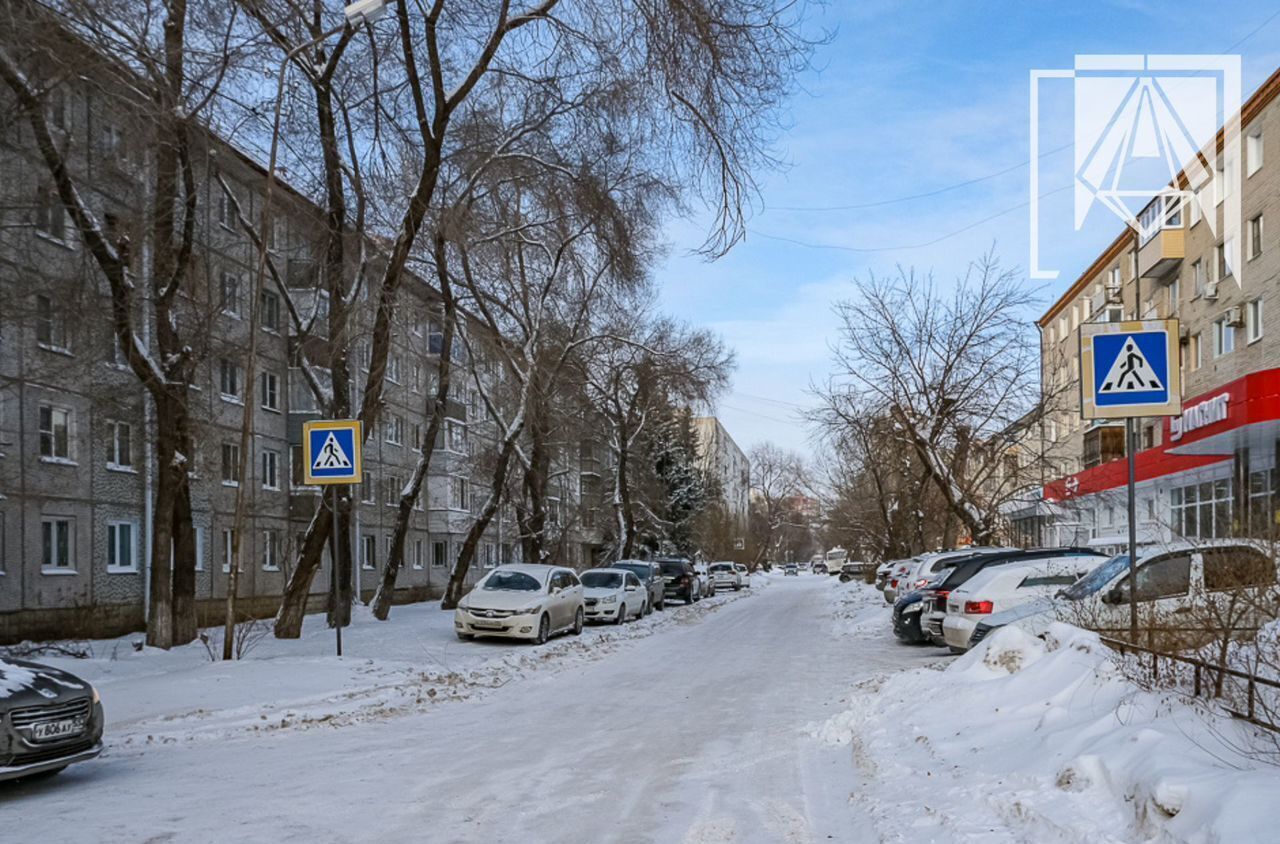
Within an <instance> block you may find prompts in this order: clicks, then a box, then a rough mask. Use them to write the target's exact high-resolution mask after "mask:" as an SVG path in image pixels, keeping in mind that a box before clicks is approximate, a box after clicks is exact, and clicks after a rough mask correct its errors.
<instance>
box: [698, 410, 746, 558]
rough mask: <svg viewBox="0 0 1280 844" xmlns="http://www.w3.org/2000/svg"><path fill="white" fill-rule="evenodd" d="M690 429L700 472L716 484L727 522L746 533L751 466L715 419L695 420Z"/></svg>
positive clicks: (705, 417)
mask: <svg viewBox="0 0 1280 844" xmlns="http://www.w3.org/2000/svg"><path fill="white" fill-rule="evenodd" d="M693 428H694V432H695V433H696V434H697V437H698V459H699V460H700V461H701V465H702V471H703V472H705V473H706V474H707V475H708V477H712V478H715V479H716V480H717V481H718V482H719V484H720V492H721V495H722V496H723V497H724V504H725V507H726V509H727V511H728V514H729V518H730V520H731V521H732V522H733V524H734V525H735V526H737V527H738V528H740V529H741V530H742V531H745V530H746V525H747V514H748V508H749V506H750V505H749V497H748V496H749V494H750V492H751V465H750V463H749V462H748V461H747V456H746V455H745V454H744V453H743V452H742V449H740V448H738V444H737V443H735V442H734V441H733V437H731V436H729V432H728V431H727V430H725V427H724V425H722V424H721V423H720V420H719V419H717V418H716V417H714V416H699V417H696V418H695V419H694V420H693ZM742 535H744V536H745V533H743V534H742Z"/></svg>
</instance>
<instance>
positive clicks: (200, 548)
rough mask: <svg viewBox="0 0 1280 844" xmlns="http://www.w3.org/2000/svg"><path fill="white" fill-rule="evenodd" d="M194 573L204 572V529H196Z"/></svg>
mask: <svg viewBox="0 0 1280 844" xmlns="http://www.w3.org/2000/svg"><path fill="white" fill-rule="evenodd" d="M194 532H195V535H196V571H204V548H205V544H204V528H202V527H196V528H195V529H194Z"/></svg>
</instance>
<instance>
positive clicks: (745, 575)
mask: <svg viewBox="0 0 1280 844" xmlns="http://www.w3.org/2000/svg"><path fill="white" fill-rule="evenodd" d="M733 567H734V568H735V569H737V570H738V574H739V575H741V576H742V585H743V586H745V587H747V588H748V589H750V588H751V572H750V570H749V569H747V567H746V566H744V565H743V564H742V563H734V564H733Z"/></svg>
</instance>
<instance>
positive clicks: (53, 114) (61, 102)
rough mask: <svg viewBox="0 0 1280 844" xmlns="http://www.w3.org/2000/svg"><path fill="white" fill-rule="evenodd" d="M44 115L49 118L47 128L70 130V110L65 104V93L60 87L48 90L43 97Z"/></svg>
mask: <svg viewBox="0 0 1280 844" xmlns="http://www.w3.org/2000/svg"><path fill="white" fill-rule="evenodd" d="M45 113H46V114H48V116H49V118H48V119H49V128H51V129H61V130H62V131H64V132H65V131H66V130H67V129H70V128H71V109H70V108H69V104H68V103H67V92H66V91H65V90H63V89H62V88H61V87H60V86H55V87H53V88H50V89H49V93H48V94H47V95H46V97H45Z"/></svg>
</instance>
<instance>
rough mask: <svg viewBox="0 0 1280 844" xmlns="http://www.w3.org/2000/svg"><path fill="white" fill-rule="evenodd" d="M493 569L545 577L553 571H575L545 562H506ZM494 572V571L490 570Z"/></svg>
mask: <svg viewBox="0 0 1280 844" xmlns="http://www.w3.org/2000/svg"><path fill="white" fill-rule="evenodd" d="M493 571H518V572H520V573H521V574H527V575H530V576H532V577H538V578H544V577H546V576H547V575H549V574H551V573H552V572H557V571H569V572H571V571H573V569H571V568H569V567H567V566H549V565H545V564H543V563H505V564H503V565H500V566H498V567H497V568H496V569H494V570H493ZM489 573H490V574H493V572H489Z"/></svg>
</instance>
